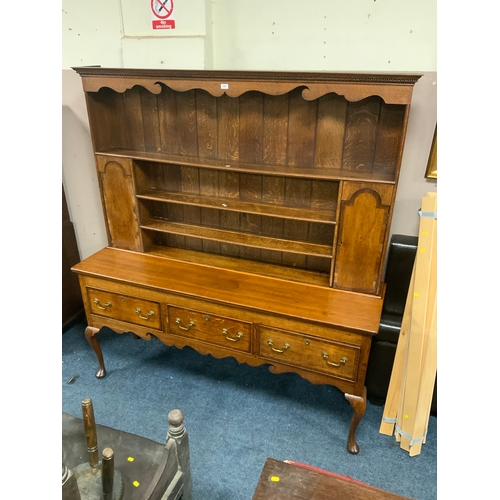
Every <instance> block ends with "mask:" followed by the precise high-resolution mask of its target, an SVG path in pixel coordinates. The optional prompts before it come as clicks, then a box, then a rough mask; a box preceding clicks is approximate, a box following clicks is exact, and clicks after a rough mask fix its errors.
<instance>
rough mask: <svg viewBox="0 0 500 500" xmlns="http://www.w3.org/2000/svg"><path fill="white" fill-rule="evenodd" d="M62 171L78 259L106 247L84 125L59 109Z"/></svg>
mask: <svg viewBox="0 0 500 500" xmlns="http://www.w3.org/2000/svg"><path fill="white" fill-rule="evenodd" d="M62 169H63V184H64V189H65V191H66V197H67V201H68V207H69V212H70V216H71V220H72V221H73V224H74V226H75V233H76V239H77V241H78V248H79V251H80V256H81V258H82V259H84V258H86V257H88V256H89V255H91V254H93V253H95V252H97V251H98V250H100V249H101V248H103V247H105V246H106V245H107V237H106V228H105V225H104V218H103V213H102V204H101V197H100V194H99V185H98V180H97V173H96V168H95V163H94V153H93V150H92V140H91V138H90V131H89V127H88V124H85V123H83V122H82V121H81V120H80V119H79V118H78V116H77V115H76V114H75V113H74V111H73V110H72V109H71V108H70V107H69V106H63V107H62Z"/></svg>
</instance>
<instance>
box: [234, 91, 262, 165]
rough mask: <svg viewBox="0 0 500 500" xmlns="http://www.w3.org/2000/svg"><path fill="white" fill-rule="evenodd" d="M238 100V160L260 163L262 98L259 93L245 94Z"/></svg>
mask: <svg viewBox="0 0 500 500" xmlns="http://www.w3.org/2000/svg"><path fill="white" fill-rule="evenodd" d="M239 100H240V120H239V150H240V151H239V158H240V160H241V161H243V162H248V163H262V159H263V133H264V117H263V109H264V97H263V95H262V94H261V93H259V92H246V93H245V94H243V95H241V96H240V98H239Z"/></svg>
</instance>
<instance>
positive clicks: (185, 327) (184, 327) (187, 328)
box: [175, 318, 195, 330]
mask: <svg viewBox="0 0 500 500" xmlns="http://www.w3.org/2000/svg"><path fill="white" fill-rule="evenodd" d="M175 322H176V323H177V325H178V326H179V328H180V329H181V330H189V329H190V328H191V327H193V326H195V324H194V321H190V322H189V323H188V326H182V325H181V320H180V318H175Z"/></svg>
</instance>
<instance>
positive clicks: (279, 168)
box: [96, 149, 395, 184]
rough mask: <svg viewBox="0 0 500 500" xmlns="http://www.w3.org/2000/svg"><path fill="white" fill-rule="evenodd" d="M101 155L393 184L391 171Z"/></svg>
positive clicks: (111, 152) (124, 151)
mask: <svg viewBox="0 0 500 500" xmlns="http://www.w3.org/2000/svg"><path fill="white" fill-rule="evenodd" d="M96 154H97V155H101V156H114V157H119V158H131V159H133V160H143V161H149V162H157V163H166V164H170V165H182V166H187V167H197V168H208V169H216V170H231V171H233V172H242V173H246V174H259V175H274V176H280V177H299V178H303V179H320V180H329V181H339V180H356V181H367V182H384V183H389V184H394V183H395V180H394V175H388V174H379V173H371V172H358V171H351V170H342V169H340V168H312V167H291V166H288V165H261V164H258V163H242V162H237V161H231V160H213V159H209V158H198V157H195V156H184V155H169V154H165V153H150V152H145V151H134V150H130V149H109V150H104V151H98V152H96Z"/></svg>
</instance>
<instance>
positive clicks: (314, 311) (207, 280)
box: [73, 67, 419, 454]
mask: <svg viewBox="0 0 500 500" xmlns="http://www.w3.org/2000/svg"><path fill="white" fill-rule="evenodd" d="M73 69H74V70H75V71H76V72H77V73H78V74H79V75H80V76H81V79H82V84H83V91H84V93H85V98H86V103H87V110H88V117H89V123H90V130H91V137H92V142H93V148H94V153H95V163H96V167H97V175H98V181H99V187H100V192H101V198H102V206H103V213H104V220H105V224H106V230H107V235H108V246H107V247H106V248H104V249H102V250H100V251H98V252H97V253H95V254H94V255H92V256H90V257H89V258H87V259H85V260H83V261H82V262H81V263H79V264H77V265H75V266H74V267H73V271H74V272H76V273H78V276H79V281H80V287H81V292H82V297H83V301H84V305H85V312H86V320H87V323H88V327H87V328H86V330H85V336H86V338H87V340H88V341H89V343H90V345H91V346H92V348H93V349H94V351H95V353H96V356H97V360H98V364H99V367H98V371H97V373H96V376H97V377H104V376H105V374H106V371H105V366H104V360H103V354H102V350H101V348H100V345H99V342H98V339H97V334H98V332H99V330H100V329H101V328H102V327H104V326H106V327H108V328H110V329H112V330H113V331H115V332H117V333H123V332H132V333H133V334H135V335H136V336H138V337H140V338H142V339H145V340H148V339H151V338H152V336H153V335H154V336H156V337H157V338H158V339H160V341H161V342H163V343H164V344H166V345H168V346H175V347H177V348H183V347H185V346H190V347H192V348H193V349H195V350H196V351H198V352H200V353H202V354H211V355H212V356H214V357H216V358H223V357H227V356H233V357H234V358H236V360H238V362H240V363H248V364H249V365H252V366H257V365H262V364H267V365H270V367H269V369H270V370H271V371H272V372H275V373H283V372H295V373H297V374H299V375H300V376H302V377H304V378H305V379H307V380H308V381H310V382H311V383H314V384H330V385H333V386H335V387H337V388H338V389H340V390H341V391H342V392H344V393H345V397H346V399H347V400H348V401H349V403H350V404H351V406H352V407H353V416H352V420H351V424H350V428H349V433H348V439H347V449H348V451H349V452H350V453H352V454H356V453H358V451H359V446H358V444H357V442H356V439H355V431H356V428H357V426H358V424H359V422H360V420H361V418H362V417H363V415H364V412H365V409H366V388H365V375H366V367H367V362H368V356H369V353H370V344H371V339H372V336H373V335H375V334H376V333H377V331H378V326H379V321H380V315H381V309H382V303H383V296H384V284H383V282H382V279H381V278H382V271H383V265H384V259H385V253H386V249H387V242H388V236H389V230H390V222H391V216H392V212H393V206H394V199H395V196H396V186H397V182H398V177H399V171H400V166H401V158H402V154H403V145H404V139H405V134H406V128H407V123H408V116H409V111H410V103H411V98H412V92H413V88H414V85H415V83H416V82H417V81H418V78H419V75H409V74H400V75H394V74H358V73H349V74H344V73H285V72H250V71H191V70H151V69H113V68H101V67H78V68H73Z"/></svg>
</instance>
